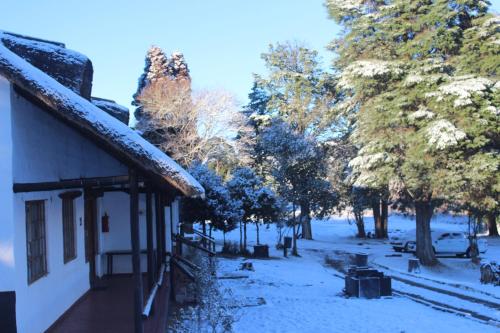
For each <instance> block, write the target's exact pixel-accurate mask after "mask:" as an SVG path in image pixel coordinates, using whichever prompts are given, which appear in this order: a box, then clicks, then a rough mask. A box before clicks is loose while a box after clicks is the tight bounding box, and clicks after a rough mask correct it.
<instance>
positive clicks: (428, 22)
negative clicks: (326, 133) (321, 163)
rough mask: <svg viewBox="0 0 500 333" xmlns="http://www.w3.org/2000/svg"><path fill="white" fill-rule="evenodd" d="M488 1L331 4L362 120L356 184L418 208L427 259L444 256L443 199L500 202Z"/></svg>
mask: <svg viewBox="0 0 500 333" xmlns="http://www.w3.org/2000/svg"><path fill="white" fill-rule="evenodd" d="M488 4H489V3H488V2H487V1H477V0H464V1H445V0H438V1H431V0H423V1H404V0H393V1H371V0H370V1H368V0H341V1H337V0H330V1H327V7H328V9H329V13H330V16H331V17H332V18H333V19H335V20H336V21H337V22H338V23H340V24H342V25H344V26H345V27H346V30H345V33H344V34H343V35H342V36H341V37H340V38H338V39H337V40H335V41H334V42H333V43H332V44H331V48H332V50H334V51H335V52H337V53H338V55H339V57H338V58H337V60H336V62H335V66H336V67H337V68H338V69H339V70H340V73H341V75H340V80H339V85H340V86H341V87H342V88H343V89H344V91H345V93H346V96H347V98H346V101H347V102H348V103H347V104H346V105H347V107H348V109H349V110H350V111H349V112H351V113H353V114H355V117H356V129H355V131H354V134H353V141H354V143H355V144H356V145H357V146H358V147H359V148H360V149H359V151H358V154H357V156H356V157H355V158H354V159H353V160H352V161H351V166H352V168H353V169H354V171H355V173H356V183H355V184H356V185H358V186H364V187H370V188H384V187H387V188H389V190H390V193H391V195H392V197H393V198H395V199H397V200H399V201H402V202H408V203H411V204H412V205H413V207H414V208H415V211H416V225H417V256H418V258H419V259H420V261H421V262H422V264H424V265H433V264H435V263H436V262H437V260H436V258H435V255H434V252H433V248H432V241H431V235H430V219H431V217H432V214H433V208H434V207H435V206H436V205H437V204H439V203H441V202H443V200H445V201H449V202H454V203H460V204H463V205H464V207H466V208H467V206H469V207H471V206H477V207H481V209H487V210H490V211H491V210H494V209H495V208H494V207H497V206H498V201H497V200H495V199H493V200H490V199H492V198H495V195H498V177H497V176H492V175H493V174H495V173H496V174H498V164H499V154H498V147H499V141H498V133H499V132H498V109H499V102H500V97H499V88H500V87H499V83H498V75H499V73H498V70H499V69H500V56H499V54H500V53H499V52H500V50H499V48H500V44H499V23H500V21H499V19H498V17H495V16H493V15H491V14H488ZM485 179H489V180H490V181H491V183H490V184H486V183H487V182H486V181H485ZM478 188H479V189H480V191H477V189H478ZM475 192H476V193H479V192H480V193H483V194H482V195H480V196H479V197H473V196H472V195H471V194H473V193H475ZM486 202H488V203H489V206H488V208H486V207H487V206H485V203H486Z"/></svg>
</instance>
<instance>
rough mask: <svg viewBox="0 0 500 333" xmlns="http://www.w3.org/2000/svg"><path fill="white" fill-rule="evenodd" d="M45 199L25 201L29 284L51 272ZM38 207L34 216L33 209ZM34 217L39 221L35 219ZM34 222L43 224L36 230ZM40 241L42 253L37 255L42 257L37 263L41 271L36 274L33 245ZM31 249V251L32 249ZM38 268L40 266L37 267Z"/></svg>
mask: <svg viewBox="0 0 500 333" xmlns="http://www.w3.org/2000/svg"><path fill="white" fill-rule="evenodd" d="M45 201H46V200H29V201H25V212H26V217H25V218H26V221H25V223H26V268H27V271H26V273H27V274H26V275H27V280H28V285H31V284H32V283H34V282H36V281H38V280H39V279H41V278H43V277H45V276H47V275H48V274H49V270H48V265H47V223H46V207H45ZM35 206H36V207H37V213H36V214H37V216H36V217H34V216H33V215H32V210H33V209H34V207H35ZM34 218H35V219H36V220H37V221H34ZM34 223H41V226H37V227H38V230H34V227H36V226H34ZM36 231H38V234H39V235H38V236H39V237H38V238H34V237H35V234H37V232H36ZM37 241H38V242H40V244H39V245H38V246H39V250H40V253H39V254H38V256H37V257H41V260H40V262H37V263H36V264H38V265H39V271H37V272H36V274H34V273H33V272H34V268H35V266H34V265H35V263H34V261H35V260H34V259H33V258H34V257H35V256H34V255H32V253H33V250H32V249H33V247H34V244H33V243H35V242H37ZM30 249H31V251H30ZM37 269H38V267H37Z"/></svg>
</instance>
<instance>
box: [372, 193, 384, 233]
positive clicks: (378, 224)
mask: <svg viewBox="0 0 500 333" xmlns="http://www.w3.org/2000/svg"><path fill="white" fill-rule="evenodd" d="M372 209H373V222H374V224H375V238H383V234H384V231H383V225H382V215H381V214H380V200H379V199H378V198H377V199H375V200H373V203H372Z"/></svg>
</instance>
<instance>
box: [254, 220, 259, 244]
mask: <svg viewBox="0 0 500 333" xmlns="http://www.w3.org/2000/svg"><path fill="white" fill-rule="evenodd" d="M255 227H256V228H257V245H260V239H259V221H257V222H255Z"/></svg>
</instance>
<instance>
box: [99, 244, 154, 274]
mask: <svg viewBox="0 0 500 333" xmlns="http://www.w3.org/2000/svg"><path fill="white" fill-rule="evenodd" d="M147 253H148V251H147V250H141V254H147ZM104 254H105V255H106V264H107V274H108V275H113V257H114V256H125V255H132V250H113V251H107V252H105V253H104Z"/></svg>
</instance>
